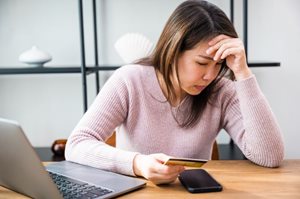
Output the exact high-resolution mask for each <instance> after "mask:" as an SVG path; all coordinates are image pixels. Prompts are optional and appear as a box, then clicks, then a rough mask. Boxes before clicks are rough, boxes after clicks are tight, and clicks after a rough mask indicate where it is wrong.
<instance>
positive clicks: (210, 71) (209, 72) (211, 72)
mask: <svg viewBox="0 0 300 199" xmlns="http://www.w3.org/2000/svg"><path fill="white" fill-rule="evenodd" d="M215 74H216V71H215V70H214V68H213V67H208V68H207V70H206V71H205V72H204V74H203V77H202V79H203V80H205V81H210V80H212V79H214V78H215Z"/></svg>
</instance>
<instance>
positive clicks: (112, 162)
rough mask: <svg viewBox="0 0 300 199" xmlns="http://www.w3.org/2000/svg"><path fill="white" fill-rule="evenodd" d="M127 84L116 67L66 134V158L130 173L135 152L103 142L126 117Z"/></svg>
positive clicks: (131, 172) (131, 173)
mask: <svg viewBox="0 0 300 199" xmlns="http://www.w3.org/2000/svg"><path fill="white" fill-rule="evenodd" d="M128 103H129V102H128V87H127V85H126V82H125V80H124V78H122V74H121V71H120V70H117V71H115V73H114V74H113V75H112V76H111V77H110V78H109V80H108V81H107V82H106V83H105V85H104V86H103V88H102V89H101V91H100V93H99V95H98V96H97V97H96V99H95V101H94V102H93V104H92V105H91V106H90V108H89V109H88V111H87V112H86V113H85V114H84V116H83V117H82V119H81V120H80V122H79V123H78V125H77V126H76V127H75V129H74V130H73V132H72V133H71V135H70V137H69V138H68V142H67V146H66V151H65V156H66V159H67V160H69V161H73V162H77V163H80V164H85V165H89V166H93V167H96V168H101V169H105V170H110V171H113V172H118V173H123V174H127V175H134V173H133V170H132V167H133V159H134V157H135V155H136V154H137V153H135V152H129V151H124V150H120V149H117V148H114V147H111V146H108V145H107V144H105V143H104V142H105V141H106V140H107V139H108V138H109V137H110V136H111V134H112V132H113V131H114V129H115V128H116V127H117V126H119V125H120V124H121V123H122V122H123V121H124V119H125V118H126V117H127V111H128V106H129V104H128Z"/></svg>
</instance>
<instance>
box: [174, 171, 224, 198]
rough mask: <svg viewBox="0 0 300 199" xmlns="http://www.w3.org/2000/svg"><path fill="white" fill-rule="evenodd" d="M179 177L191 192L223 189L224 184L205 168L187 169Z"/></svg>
mask: <svg viewBox="0 0 300 199" xmlns="http://www.w3.org/2000/svg"><path fill="white" fill-rule="evenodd" d="M178 178H179V181H180V182H181V184H182V185H183V186H184V187H185V188H186V189H187V190H188V191H189V192H191V193H204V192H215V191H222V185H221V184H220V183H218V182H217V181H216V180H215V179H214V178H213V177H212V176H211V175H210V174H209V173H207V172H206V171H205V170H203V169H191V170H185V171H183V172H181V173H180V175H179V177H178Z"/></svg>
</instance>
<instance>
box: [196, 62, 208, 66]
mask: <svg viewBox="0 0 300 199" xmlns="http://www.w3.org/2000/svg"><path fill="white" fill-rule="evenodd" d="M197 64H198V65H200V66H206V65H208V63H201V62H197Z"/></svg>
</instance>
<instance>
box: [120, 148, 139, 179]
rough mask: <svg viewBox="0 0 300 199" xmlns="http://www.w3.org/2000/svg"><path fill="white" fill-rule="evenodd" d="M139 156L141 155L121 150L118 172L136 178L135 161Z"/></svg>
mask: <svg viewBox="0 0 300 199" xmlns="http://www.w3.org/2000/svg"><path fill="white" fill-rule="evenodd" d="M137 154H139V153H137V152H130V151H123V150H121V151H120V152H119V154H118V162H117V163H116V168H115V169H116V172H117V173H122V174H125V175H130V176H136V175H135V173H134V171H133V159H134V157H135V156H136V155H137Z"/></svg>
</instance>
